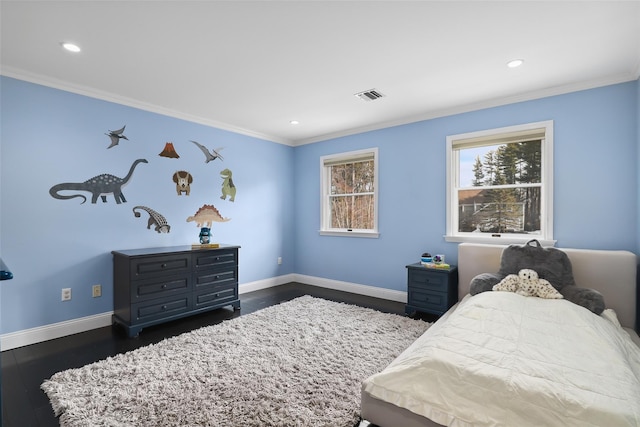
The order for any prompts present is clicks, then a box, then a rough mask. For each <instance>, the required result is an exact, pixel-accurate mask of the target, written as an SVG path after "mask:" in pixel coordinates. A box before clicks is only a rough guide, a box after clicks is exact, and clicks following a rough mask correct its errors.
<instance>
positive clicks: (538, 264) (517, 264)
mask: <svg viewBox="0 0 640 427" xmlns="http://www.w3.org/2000/svg"><path fill="white" fill-rule="evenodd" d="M523 268H528V269H530V270H534V271H536V272H537V273H538V276H539V278H541V279H545V280H547V281H548V282H549V283H551V286H553V287H554V288H555V289H556V290H557V291H558V292H560V293H561V294H562V296H563V297H564V299H566V300H567V301H571V302H572V303H574V304H578V305H581V306H583V307H585V308H586V309H588V310H590V311H592V312H593V313H595V314H598V315H600V314H601V313H602V312H603V311H604V309H605V302H604V297H603V296H602V294H601V293H600V292H598V291H596V290H595V289H590V288H582V287H579V286H577V285H576V282H575V280H574V278H573V270H572V267H571V261H570V260H569V256H568V255H567V254H566V253H565V252H563V251H561V250H560V249H557V248H543V247H542V245H541V244H540V242H538V241H537V240H535V239H534V240H530V241H528V242H527V243H525V244H524V245H510V246H508V247H506V248H505V249H504V251H502V258H501V259H500V270H499V271H498V272H497V273H482V274H479V275H477V276H476V277H474V278H473V279H472V280H471V283H470V284H469V293H470V294H471V295H476V294H479V293H481V292H487V291H491V290H493V286H494V285H496V284H498V283H499V282H500V281H501V280H502V279H504V278H505V277H507V276H508V275H509V274H517V273H518V272H519V271H520V270H522V269H523Z"/></svg>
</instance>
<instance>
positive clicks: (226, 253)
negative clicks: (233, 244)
mask: <svg viewBox="0 0 640 427" xmlns="http://www.w3.org/2000/svg"><path fill="white" fill-rule="evenodd" d="M193 264H194V266H195V269H196V270H204V269H210V268H230V267H235V266H237V265H238V259H237V257H236V251H235V250H218V251H215V252H212V251H207V252H202V253H198V252H196V253H194V254H193Z"/></svg>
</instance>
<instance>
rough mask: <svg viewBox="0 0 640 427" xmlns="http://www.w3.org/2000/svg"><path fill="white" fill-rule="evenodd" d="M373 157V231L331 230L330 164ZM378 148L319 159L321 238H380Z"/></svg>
mask: <svg viewBox="0 0 640 427" xmlns="http://www.w3.org/2000/svg"><path fill="white" fill-rule="evenodd" d="M371 157H373V168H374V177H373V187H374V188H373V198H374V201H373V204H374V207H373V209H374V213H373V216H374V218H373V229H371V230H369V229H347V228H331V205H330V202H329V199H330V198H329V193H330V188H331V174H330V173H329V170H330V167H329V166H328V165H330V164H337V163H349V162H354V161H356V162H357V161H359V160H365V159H370V158H371ZM378 175H379V169H378V148H367V149H364V150H357V151H349V152H346V153H338V154H331V155H327V156H322V157H320V232H319V233H320V235H323V236H342V237H344V236H347V237H371V238H377V237H379V236H380V233H379V231H378Z"/></svg>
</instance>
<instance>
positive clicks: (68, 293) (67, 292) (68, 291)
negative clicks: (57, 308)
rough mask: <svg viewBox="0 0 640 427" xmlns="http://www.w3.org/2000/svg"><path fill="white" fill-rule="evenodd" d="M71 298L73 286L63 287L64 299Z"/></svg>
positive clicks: (68, 299)
mask: <svg viewBox="0 0 640 427" xmlns="http://www.w3.org/2000/svg"><path fill="white" fill-rule="evenodd" d="M70 300H71V288H62V301H70Z"/></svg>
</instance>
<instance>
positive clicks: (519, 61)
mask: <svg viewBox="0 0 640 427" xmlns="http://www.w3.org/2000/svg"><path fill="white" fill-rule="evenodd" d="M522 64H524V59H514V60H512V61H509V62H507V67H509V68H516V67H519V66H521V65H522Z"/></svg>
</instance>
